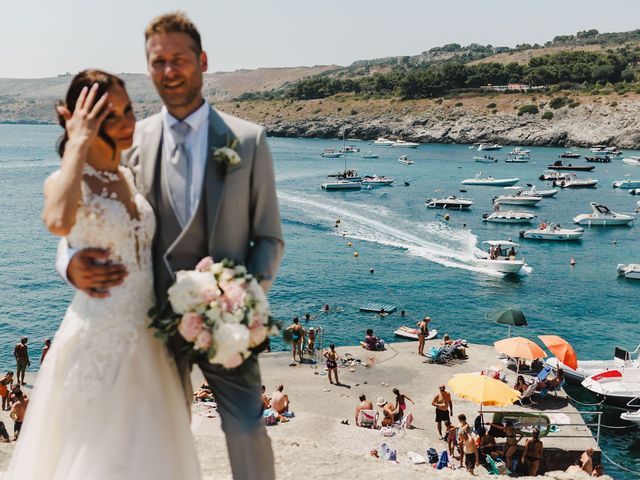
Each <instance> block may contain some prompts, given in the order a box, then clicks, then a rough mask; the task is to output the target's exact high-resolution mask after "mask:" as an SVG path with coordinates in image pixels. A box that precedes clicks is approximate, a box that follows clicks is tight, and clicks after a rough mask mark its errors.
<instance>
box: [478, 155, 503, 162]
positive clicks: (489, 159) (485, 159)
mask: <svg viewBox="0 0 640 480" xmlns="http://www.w3.org/2000/svg"><path fill="white" fill-rule="evenodd" d="M473 159H474V160H475V161H476V162H480V163H496V162H497V161H498V159H497V158H496V157H492V156H491V155H485V156H484V157H473Z"/></svg>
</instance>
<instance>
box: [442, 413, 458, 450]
mask: <svg viewBox="0 0 640 480" xmlns="http://www.w3.org/2000/svg"><path fill="white" fill-rule="evenodd" d="M456 430H457V429H456V427H454V426H453V425H452V424H451V422H450V421H449V420H445V421H444V431H445V437H446V438H447V447H448V448H449V455H451V456H452V457H453V458H456V456H455V453H454V449H455V447H456Z"/></svg>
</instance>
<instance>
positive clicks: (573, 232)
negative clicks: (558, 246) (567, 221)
mask: <svg viewBox="0 0 640 480" xmlns="http://www.w3.org/2000/svg"><path fill="white" fill-rule="evenodd" d="M583 233H584V229H583V228H562V227H560V224H559V223H545V222H542V223H541V224H540V225H538V228H534V229H531V230H521V231H520V237H521V238H526V239H527V240H549V241H554V242H571V241H579V240H582V234H583Z"/></svg>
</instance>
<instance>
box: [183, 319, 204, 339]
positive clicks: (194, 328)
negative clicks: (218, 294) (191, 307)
mask: <svg viewBox="0 0 640 480" xmlns="http://www.w3.org/2000/svg"><path fill="white" fill-rule="evenodd" d="M203 328H204V322H203V320H202V317H201V316H200V315H198V314H197V313H193V312H189V313H185V314H184V315H183V316H182V318H181V319H180V323H179V324H178V332H179V333H180V335H182V338H184V339H185V340H186V341H187V342H195V341H196V338H198V334H199V333H200V332H201V331H202V329H203Z"/></svg>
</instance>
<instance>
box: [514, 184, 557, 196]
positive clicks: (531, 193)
mask: <svg viewBox="0 0 640 480" xmlns="http://www.w3.org/2000/svg"><path fill="white" fill-rule="evenodd" d="M557 193H558V190H556V189H555V188H552V189H550V190H538V189H537V188H536V187H535V186H532V187H531V189H530V190H522V195H529V196H536V195H537V196H538V197H542V198H548V197H554V196H555V195H556V194H557Z"/></svg>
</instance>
